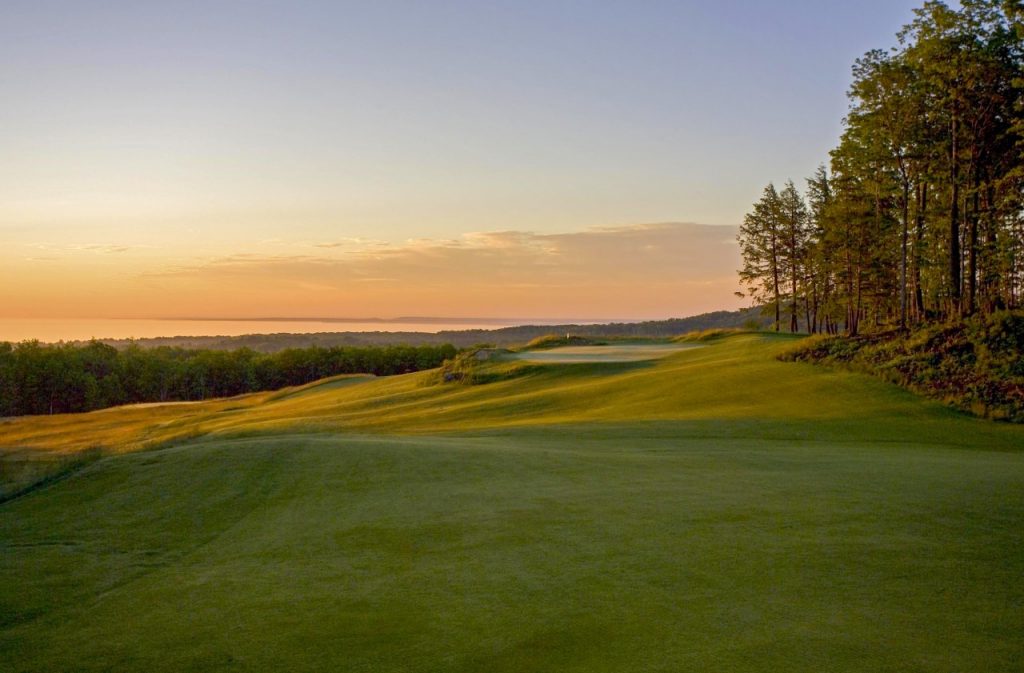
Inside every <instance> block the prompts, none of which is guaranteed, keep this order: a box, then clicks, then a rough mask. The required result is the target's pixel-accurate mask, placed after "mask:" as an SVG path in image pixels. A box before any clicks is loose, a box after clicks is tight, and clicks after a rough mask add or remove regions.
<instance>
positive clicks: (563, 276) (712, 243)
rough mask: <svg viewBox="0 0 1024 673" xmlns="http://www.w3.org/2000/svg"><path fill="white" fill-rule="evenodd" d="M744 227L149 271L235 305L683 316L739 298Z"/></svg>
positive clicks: (647, 229)
mask: <svg viewBox="0 0 1024 673" xmlns="http://www.w3.org/2000/svg"><path fill="white" fill-rule="evenodd" d="M736 230H737V228H736V227H730V226H710V225H699V224H685V223H655V224H641V225H635V226H621V227H601V228H593V229H588V230H585V231H579V232H571V233H555V234H549V233H536V232H531V231H493V232H486V231H485V232H475V233H471V234H467V235H465V236H463V237H461V238H459V239H456V240H447V239H444V240H435V239H416V240H410V241H406V242H404V243H402V244H393V245H386V244H381V243H380V242H375V241H362V240H360V239H345V240H339V241H337V242H335V243H321V244H313V247H316V248H317V249H318V250H322V251H323V253H322V254H313V255H302V254H277V255H266V254H252V253H239V254H235V255H230V256H225V257H219V258H212V259H207V260H203V261H201V262H198V263H196V264H190V265H185V266H179V267H176V268H171V269H164V270H163V271H161V272H159V273H156V274H149V275H148V278H149V279H150V280H154V281H157V282H159V283H160V284H161V285H165V286H167V287H168V289H170V288H172V287H174V286H182V287H184V286H185V285H187V286H188V287H191V288H208V292H209V293H210V297H211V298H213V297H215V296H223V297H224V304H225V305H230V306H235V307H242V306H243V305H246V304H252V303H254V301H255V300H254V299H253V297H259V298H261V299H262V300H264V301H265V302H271V301H273V302H284V303H283V304H279V305H278V306H275V307H274V308H273V309H271V308H270V307H268V308H267V309H265V310H263V311H261V312H263V313H264V314H265V311H267V310H273V311H274V312H275V314H280V311H282V310H286V309H287V310H292V309H294V310H295V311H297V312H299V313H306V314H307V315H308V314H309V312H310V311H315V312H317V313H318V314H325V312H327V314H332V315H385V316H387V315H403V314H410V313H412V314H418V315H422V314H424V313H427V312H429V313H432V314H437V315H523V316H531V317H544V316H566V317H573V316H596V317H600V316H616V317H651V316H657V315H682V314H686V313H688V312H700V311H703V310H714V309H717V308H733V307H736V306H738V303H737V299H736V298H735V297H734V296H733V292H734V291H735V290H736V289H737V283H736V269H737V268H739V251H738V246H737V245H736V242H735V236H736ZM232 296H233V297H235V301H234V303H231V302H229V301H228V299H227V298H228V297H232Z"/></svg>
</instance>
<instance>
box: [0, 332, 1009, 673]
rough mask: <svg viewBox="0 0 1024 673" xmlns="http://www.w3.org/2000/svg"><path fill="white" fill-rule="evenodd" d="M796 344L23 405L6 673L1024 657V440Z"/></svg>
mask: <svg viewBox="0 0 1024 673" xmlns="http://www.w3.org/2000/svg"><path fill="white" fill-rule="evenodd" d="M787 343H790V342H789V341H788V340H787V339H786V338H784V337H770V336H758V335H738V336H730V337H727V338H723V339H718V340H715V341H713V342H709V343H708V345H707V346H706V347H704V348H699V349H692V350H686V351H682V352H680V353H678V354H675V355H671V356H669V357H666V358H664V359H661V360H656V361H651V362H643V363H606V364H602V363H597V364H593V363H589V364H578V365H567V364H553V365H543V366H540V365H532V366H529V367H527V368H525V369H523V370H518V369H516V367H522V366H523V365H522V364H521V363H510V362H494V363H487V364H486V366H487V367H491V368H493V369H494V373H495V375H497V374H500V373H504V374H507V375H508V376H507V378H496V379H495V382H494V383H488V384H485V385H477V386H452V385H434V384H431V383H430V378H429V375H428V374H426V373H421V374H413V375H407V376H401V377H390V378H385V379H366V380H347V379H346V380H341V381H337V380H336V381H331V382H328V383H325V384H323V385H314V386H309V387H306V388H304V389H299V390H289V391H282V392H279V393H272V394H260V395H253V396H248V397H244V398H238V399H234V400H225V401H218V402H214V403H207V404H200V405H187V406H178V407H156V408H150V409H124V410H112V411H107V412H100V413H96V414H85V415H80V416H74V417H62V418H36V419H19V420H15V421H9V422H7V423H5V424H4V425H2V426H0V445H3V446H5V447H9V448H8V451H11V452H13V451H20V452H25V451H31V450H35V451H40V452H42V454H43V455H64V454H73V453H74V452H75V450H76V447H77V446H83V447H85V446H102V447H105V451H106V452H107V457H105V458H102V459H100V460H97V461H94V462H91V463H89V464H88V465H86V466H85V467H83V468H82V469H81V470H79V471H78V472H76V473H74V474H71V475H69V476H67V477H65V478H64V479H62V480H60V481H59V482H56V483H53V484H51V485H48V486H46V487H44V488H40V489H36V490H34V491H32V492H30V493H28V494H26V495H23V496H21V497H19V498H17V499H14V500H12V501H9V502H7V503H5V504H3V505H0V576H2V577H4V578H6V581H4V582H0V662H4V663H3V666H2V668H3V670H5V671H12V672H15V671H53V670H61V671H75V670H81V671H101V670H122V671H133V670H138V671H181V670H203V671H265V670H293V671H313V670H332V671H334V670H341V671H481V670H488V671H499V672H500V671H524V670H565V671H679V670H720V671H775V670H786V671H821V670H828V671H863V670H880V671H1016V670H1019V668H1018V667H1019V662H1020V661H1021V660H1024V636H1022V635H1021V634H1022V633H1024V611H1022V610H1021V609H1020V605H1022V604H1024V585H1022V584H1021V583H1020V581H1019V578H1020V577H1021V576H1022V575H1024V537H1022V535H1021V524H1022V522H1024V452H1021V450H1020V449H1021V448H1022V447H1024V428H1021V427H1018V426H1009V425H1005V424H996V423H991V422H985V421H981V420H977V419H973V418H969V417H966V416H963V415H961V414H958V413H955V412H952V411H949V410H948V409H946V408H944V407H942V406H941V405H939V404H937V403H933V402H928V401H924V400H921V399H920V398H917V397H914V396H913V395H911V394H909V393H907V392H905V391H903V390H901V389H899V388H897V387H895V386H891V385H887V384H884V383H882V382H880V381H877V380H873V379H871V378H868V377H866V376H862V375H857V374H852V373H846V372H837V371H828V370H822V369H820V368H815V367H813V366H811V365H804V364H790V363H782V362H778V361H776V360H775V359H774V355H775V354H776V353H777V352H779V351H780V350H781V349H784V348H785V347H786V344H787ZM517 372H518V373H517ZM143 412H144V413H143ZM140 414H141V415H140ZM147 415H148V419H147ZM183 437H191V439H181V438H183ZM147 446H149V447H150V450H146V451H134V450H135V449H138V448H140V447H147ZM27 447H39V448H36V449H30V448H27ZM153 447H159V448H153Z"/></svg>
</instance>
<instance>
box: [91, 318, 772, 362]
mask: <svg viewBox="0 0 1024 673" xmlns="http://www.w3.org/2000/svg"><path fill="white" fill-rule="evenodd" d="M768 323H769V321H768V320H766V319H765V318H764V317H763V316H761V314H760V309H759V308H752V309H743V310H740V311H713V312H711V313H702V314H700V315H695V316H690V317H688V318H670V319H668V320H649V321H646V322H638V323H606V324H600V325H575V324H566V325H521V326H518V327H502V328H499V329H492V330H485V329H476V330H446V331H442V332H437V333H431V332H321V333H310V334H289V333H280V334H246V335H243V336H232V337H229V336H175V337H158V338H153V339H135V340H130V339H103V340H102V341H103V343H106V344H110V345H111V346H115V347H118V348H121V347H125V346H128V345H129V344H136V345H138V346H142V347H143V348H156V347H158V346H177V347H181V348H201V349H211V350H235V349H238V348H250V349H252V350H254V351H259V352H263V353H273V352H276V351H280V350H284V349H286V348H308V347H310V346H322V347H330V346H387V345H396V344H403V345H410V346H418V345H430V344H452V345H454V346H456V347H460V348H461V347H465V346H472V345H475V344H480V343H490V344H494V345H496V346H512V345H519V344H525V343H526V342H528V341H530V340H531V339H535V338H537V337H539V336H544V335H545V334H565V333H572V334H575V335H579V336H596V337H614V336H629V337H671V336H677V335H679V334H683V333H685V332H690V331H693V330H705V329H712V328H715V327H750V326H753V325H756V326H758V327H764V326H767V325H768Z"/></svg>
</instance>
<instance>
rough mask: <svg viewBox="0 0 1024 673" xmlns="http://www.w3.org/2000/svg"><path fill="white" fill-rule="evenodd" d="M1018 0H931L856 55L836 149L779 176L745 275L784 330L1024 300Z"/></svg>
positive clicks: (747, 232) (913, 320)
mask: <svg viewBox="0 0 1024 673" xmlns="http://www.w3.org/2000/svg"><path fill="white" fill-rule="evenodd" d="M1022 56H1024V3H1021V2H1019V1H1014V2H994V1H992V0H963V2H961V3H960V6H959V8H952V7H950V6H947V5H946V4H944V3H942V2H927V3H925V4H924V5H923V6H922V7H921V8H920V9H917V10H915V18H914V19H913V21H912V22H911V23H910V24H908V25H906V26H904V28H903V29H902V30H901V31H900V32H899V33H898V34H897V44H896V46H894V47H892V48H890V49H888V50H882V49H876V50H872V51H869V52H868V53H866V54H864V55H863V56H862V57H861V58H859V59H858V60H857V61H856V62H855V64H854V65H853V69H852V70H853V73H852V74H853V77H852V83H851V85H850V87H849V91H848V98H849V112H848V114H847V116H846V117H845V119H844V120H843V132H842V135H841V137H840V138H839V141H838V145H837V146H836V147H835V149H833V150H832V151H831V153H830V157H829V161H828V162H827V166H826V165H825V164H823V165H822V166H820V167H819V168H818V170H817V172H816V173H815V174H814V175H813V176H812V177H811V178H809V179H807V181H806V188H805V190H804V191H803V193H801V191H800V190H799V189H798V188H797V186H796V185H795V184H794V183H793V182H792V181H791V180H790V181H788V182H787V183H786V184H785V185H784V186H783V187H782V188H781V189H778V188H776V187H775V185H774V184H769V185H768V186H767V187H765V188H764V191H763V194H762V196H761V198H760V199H759V200H758V201H757V202H756V203H755V204H754V205H753V208H752V210H751V211H750V212H749V213H748V214H747V215H746V217H745V218H744V222H743V224H742V226H741V228H740V234H739V243H740V247H741V250H742V255H743V268H742V269H741V270H740V272H739V274H740V280H741V282H742V283H743V284H744V286H745V288H746V289H747V293H746V294H747V296H749V297H750V298H751V299H752V301H753V302H754V303H760V304H762V305H764V306H765V310H766V311H767V312H768V313H769V314H770V315H772V314H773V319H774V322H773V324H774V329H775V330H779V329H780V327H781V326H782V325H783V323H785V324H786V326H788V328H789V330H790V331H793V332H797V331H806V332H810V333H826V334H840V333H843V334H846V335H849V336H857V335H858V334H861V333H865V332H867V333H871V332H883V331H891V330H905V329H908V328H914V327H917V326H921V325H923V324H931V323H939V322H949V321H958V320H960V319H963V318H966V317H969V316H973V315H976V314H982V315H987V314H991V313H993V312H998V311H1004V310H1014V309H1019V308H1020V307H1021V303H1022V300H1024V218H1022V206H1024V200H1022V196H1024V191H1022V187H1024V164H1022V161H1021V151H1022V135H1024V110H1022V97H1021V93H1022V87H1024V68H1022V63H1024V60H1022Z"/></svg>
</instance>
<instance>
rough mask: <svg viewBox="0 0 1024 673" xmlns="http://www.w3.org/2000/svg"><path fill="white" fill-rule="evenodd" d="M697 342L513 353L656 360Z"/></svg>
mask: <svg viewBox="0 0 1024 673" xmlns="http://www.w3.org/2000/svg"><path fill="white" fill-rule="evenodd" d="M699 347H700V345H699V344H625V345H616V346H566V347H563V348H554V349H551V350H543V351H525V352H521V353H513V354H512V355H511V356H510V357H512V358H514V359H516V360H522V361H523V362H541V363H543V362H551V363H572V362H641V361H643V360H656V359H657V358H663V357H665V356H667V355H672V354H673V353H678V352H679V351H681V350H686V349H689V348H699Z"/></svg>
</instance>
